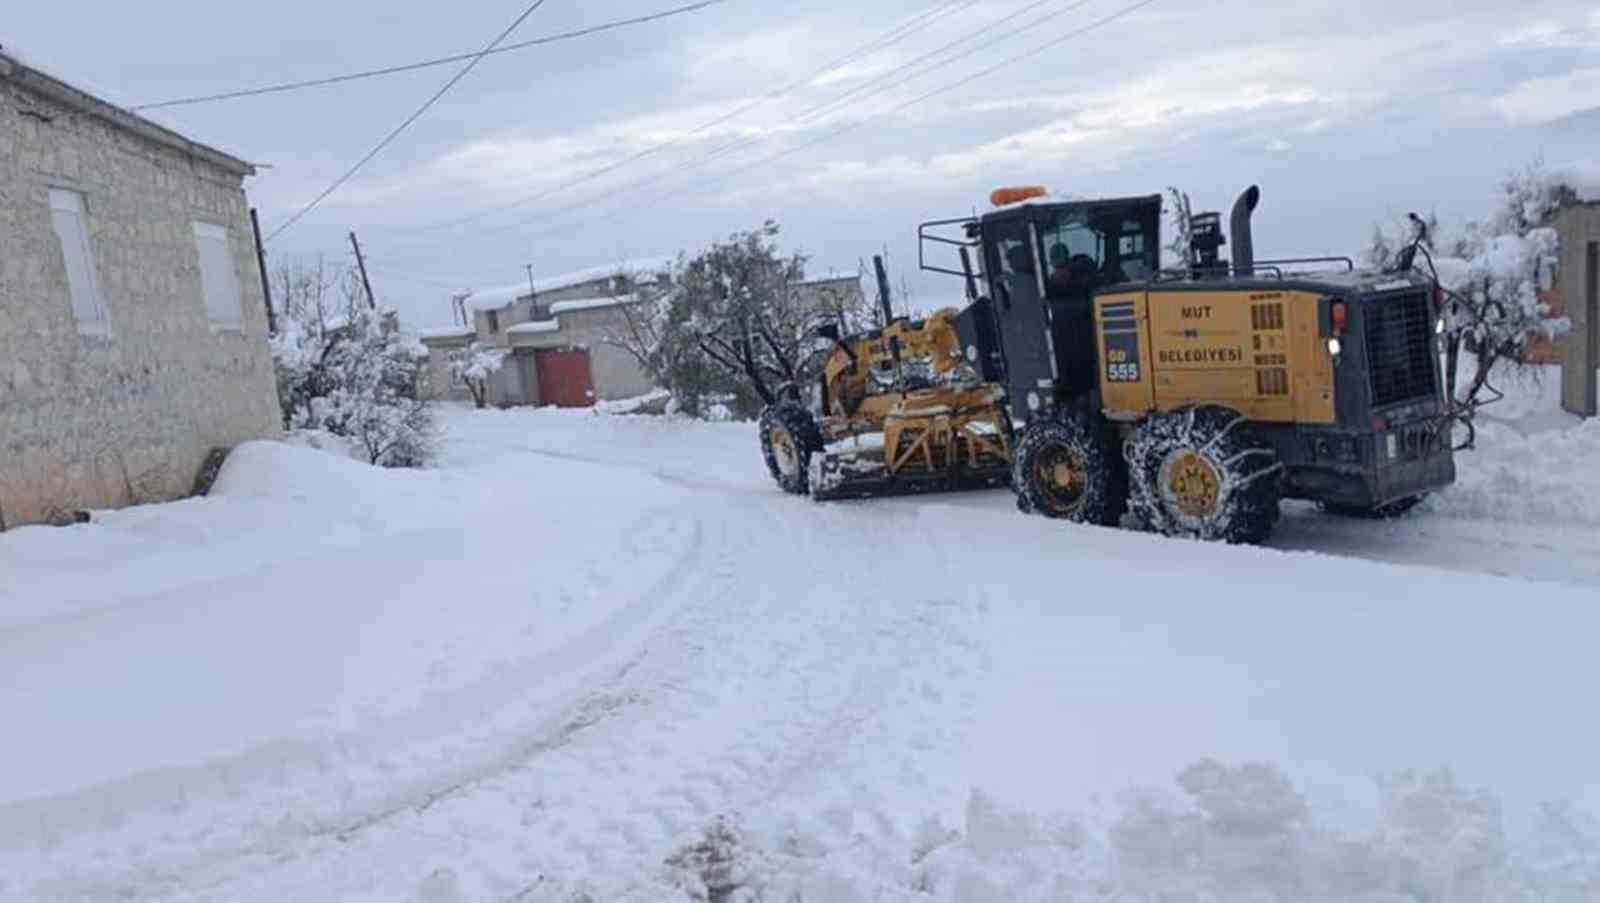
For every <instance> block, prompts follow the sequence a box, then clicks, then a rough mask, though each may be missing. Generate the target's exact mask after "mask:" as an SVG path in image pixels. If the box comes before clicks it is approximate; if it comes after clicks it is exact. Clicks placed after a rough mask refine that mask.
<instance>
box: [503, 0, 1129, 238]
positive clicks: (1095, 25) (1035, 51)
mask: <svg viewBox="0 0 1600 903" xmlns="http://www.w3.org/2000/svg"><path fill="white" fill-rule="evenodd" d="M1155 2H1156V0H1139V2H1136V3H1133V4H1130V5H1128V6H1125V7H1123V8H1121V9H1119V10H1117V11H1115V12H1113V13H1110V14H1108V15H1105V16H1102V17H1101V18H1099V19H1096V20H1095V21H1093V22H1090V23H1088V24H1086V25H1083V26H1080V27H1078V28H1075V29H1072V30H1071V31H1068V32H1066V33H1064V34H1062V35H1059V36H1057V37H1055V38H1052V39H1051V40H1049V41H1046V42H1045V43H1043V44H1039V45H1037V46H1035V47H1032V48H1030V49H1028V50H1026V51H1023V52H1022V53H1018V54H1014V55H1012V56H1010V57H1006V58H1005V59H1003V60H1001V61H1000V62H998V63H995V64H994V65H991V66H987V67H985V68H983V69H980V70H978V71H976V72H973V73H971V74H969V75H965V76H962V77H961V78H958V79H956V80H954V81H951V82H947V83H945V84H943V85H940V86H939V87H937V88H934V89H933V90H931V91H928V92H926V93H923V94H919V95H917V96H916V97H913V98H911V99H910V100H907V101H904V102H902V103H899V104H896V105H895V106H892V107H889V108H887V109H884V110H880V111H878V112H876V113H873V114H870V115H868V116H866V117H863V118H861V119H858V120H855V121H853V122H847V123H844V124H842V125H840V126H839V127H837V128H834V129H832V130H830V131H828V132H825V133H823V134H821V135H819V136H817V137H815V138H812V139H810V140H807V141H804V142H802V143H800V144H796V145H792V146H790V147H787V148H784V149H782V150H780V151H778V152H777V153H774V154H769V155H767V156H765V157H761V158H759V159H757V160H754V161H751V162H749V163H746V164H744V165H741V166H739V167H736V168H734V169H731V170H728V171H727V172H724V173H719V174H717V175H716V176H714V177H713V178H714V179H715V180H716V181H719V182H720V181H726V180H727V179H729V178H732V177H734V176H737V175H740V174H742V173H745V172H748V171H750V170H752V169H755V168H756V167H758V166H764V165H766V164H768V163H772V162H775V161H777V160H780V159H783V158H784V157H788V156H790V155H792V154H795V153H798V152H800V151H802V150H805V149H807V148H810V147H815V146H816V145H818V144H822V143H824V142H826V141H829V140H832V139H834V138H836V137H838V136H840V135H842V134H845V133H846V132H851V131H854V130H856V129H859V128H861V127H863V126H865V125H867V124H869V123H871V122H874V121H876V120H879V119H882V118H884V117H886V116H892V115H894V114H895V113H898V112H901V111H903V110H906V109H909V108H911V107H913V106H916V105H917V104H920V103H924V102H926V101H928V100H930V99H932V98H934V97H937V96H939V95H941V94H946V93H948V92H950V91H954V90H957V89H960V88H963V87H965V86H967V85H969V84H971V83H972V82H974V81H977V80H978V79H981V78H985V77H987V76H989V75H993V74H994V73H996V72H999V71H1001V70H1003V69H1006V68H1008V67H1011V66H1014V65H1015V64H1017V63H1020V62H1022V61H1024V60H1027V59H1030V58H1032V57H1035V56H1038V55H1039V54H1041V53H1044V52H1045V51H1047V50H1050V49H1052V48H1055V47H1058V46H1060V45H1061V44H1064V43H1066V42H1067V41H1070V40H1072V39H1073V38H1077V37H1081V36H1083V35H1085V34H1087V33H1089V32H1091V31H1094V30H1097V29H1099V28H1103V27H1105V26H1107V25H1110V24H1112V23H1113V22H1116V21H1118V20H1120V19H1123V18H1126V17H1128V16H1130V15H1132V14H1133V13H1135V12H1138V11H1139V10H1141V9H1143V8H1145V7H1147V6H1150V5H1152V4H1154V3H1155ZM701 187H704V186H703V184H702V183H692V184H689V185H683V186H679V187H678V188H675V189H671V190H669V191H667V192H666V193H664V194H662V195H659V196H658V198H670V197H673V196H675V195H678V194H682V193H684V192H685V191H687V190H689V189H691V188H701ZM591 200H594V199H591ZM568 209H571V208H568ZM637 209H638V207H637V205H633V206H629V207H619V208H616V209H613V210H609V211H606V212H603V213H600V214H598V215H596V216H594V217H591V218H589V220H586V221H602V220H605V219H607V218H609V217H611V216H614V215H616V214H618V213H621V212H624V211H626V210H637ZM571 228H572V225H571V224H570V223H567V224H563V225H561V226H559V227H555V228H552V229H549V230H545V231H543V232H539V233H535V234H539V235H544V234H551V233H554V232H557V231H570V230H571Z"/></svg>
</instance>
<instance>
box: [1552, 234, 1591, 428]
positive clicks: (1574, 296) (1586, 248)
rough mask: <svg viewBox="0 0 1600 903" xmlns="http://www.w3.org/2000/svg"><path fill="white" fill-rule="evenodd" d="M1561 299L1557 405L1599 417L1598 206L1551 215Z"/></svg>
mask: <svg viewBox="0 0 1600 903" xmlns="http://www.w3.org/2000/svg"><path fill="white" fill-rule="evenodd" d="M1556 229H1557V231H1558V232H1559V234H1560V236H1561V252H1560V253H1561V267H1560V273H1561V276H1560V279H1561V294H1562V300H1563V302H1564V313H1565V314H1566V316H1567V317H1569V318H1570V319H1571V320H1572V332H1571V333H1570V334H1568V335H1567V336H1566V338H1565V339H1564V340H1563V342H1562V346H1563V349H1562V350H1563V355H1564V359H1563V363H1562V368H1561V404H1562V407H1564V408H1565V409H1566V410H1568V411H1570V412H1572V413H1574V414H1577V415H1579V416H1583V417H1593V416H1595V415H1596V414H1597V413H1600V391H1597V387H1596V377H1595V368H1596V367H1600V204H1596V203H1591V204H1572V205H1570V206H1568V207H1566V208H1564V209H1563V210H1562V211H1561V212H1560V214H1559V215H1558V216H1557V220H1556Z"/></svg>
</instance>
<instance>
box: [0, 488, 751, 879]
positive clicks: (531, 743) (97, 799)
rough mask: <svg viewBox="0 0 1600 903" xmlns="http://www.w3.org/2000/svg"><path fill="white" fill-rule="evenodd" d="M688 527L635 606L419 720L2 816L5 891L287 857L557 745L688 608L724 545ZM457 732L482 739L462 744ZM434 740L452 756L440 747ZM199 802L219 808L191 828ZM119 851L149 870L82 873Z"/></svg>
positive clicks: (156, 776) (439, 700) (454, 692)
mask: <svg viewBox="0 0 1600 903" xmlns="http://www.w3.org/2000/svg"><path fill="white" fill-rule="evenodd" d="M689 532H690V538H689V540H688V542H687V543H686V545H685V547H684V548H683V549H682V551H681V552H679V553H678V554H676V555H675V557H674V558H673V560H672V562H671V564H670V565H669V566H668V568H667V569H666V570H665V572H664V573H663V574H662V575H661V576H660V577H658V578H656V579H655V580H654V582H652V583H651V584H650V585H648V586H647V587H646V588H645V589H644V590H642V591H641V592H639V593H637V594H636V595H635V596H634V598H633V599H632V600H631V601H630V602H628V603H627V604H625V605H623V606H621V607H620V608H618V609H617V610H616V611H614V612H613V613H612V614H610V615H609V616H607V617H606V618H604V619H603V620H601V621H600V622H598V623H597V624H595V625H592V626H591V627H590V628H588V629H587V630H585V631H583V632H581V633H580V634H579V635H578V636H576V637H574V638H573V639H572V640H570V641H569V642H567V643H565V644H563V645H562V646H560V647H558V648H555V649H551V650H548V651H546V652H544V653H541V654H539V655H536V656H533V657H531V658H528V659H525V660H523V661H521V662H518V663H515V664H513V665H510V666H507V667H501V668H498V669H496V670H495V671H494V672H493V673H491V674H489V675H487V676H486V677H484V678H483V679H481V680H478V681H474V682H472V683H469V684H467V685H465V686H462V687H456V688H453V689H451V690H448V691H445V692H443V693H441V694H438V695H437V696H435V697H433V698H431V699H430V700H429V703H428V707H427V709H426V711H425V712H423V713H417V712H410V713H405V714H404V715H401V716H397V717H394V718H389V719H384V720H383V721H381V722H379V723H377V724H374V725H366V726H363V727H362V728H358V729H357V730H356V731H355V732H354V733H352V734H346V735H342V736H338V737H334V738H326V739H323V740H320V741H316V742H314V743H310V744H307V743H302V742H297V741H285V742H279V743H272V744H267V745H265V746H262V747H258V748H255V749H253V750H250V751H247V752H245V753H242V754H240V755H237V756H234V757H230V758H229V759H228V760H224V761H215V760H214V761H211V762H207V763H205V764H203V765H200V766H197V767H193V768H179V769H170V770H167V771H165V772H160V773H148V772H147V773H141V774H135V775H131V776H129V777H128V778H126V779H123V780H121V781H118V782H115V783H114V784H111V785H104V786H100V787H94V788H89V789H87V790H84V791H81V792H77V793H72V794H68V795H65V796H61V797H53V798H46V799H40V800H26V801H20V802H17V803H12V804H7V805H5V806H0V837H4V838H6V840H0V850H4V855H5V856H6V858H9V859H13V861H14V862H15V866H14V867H10V868H7V869H5V872H6V876H5V877H4V878H0V897H4V896H6V895H7V894H8V893H9V891H8V890H7V888H8V887H19V888H20V887H21V886H23V885H25V884H32V887H31V889H30V890H29V891H28V892H27V896H28V898H29V899H40V900H44V899H81V898H83V897H84V896H88V897H91V898H93V897H97V896H117V897H119V898H120V897H123V896H128V895H130V894H134V895H137V894H138V893H139V892H138V891H134V890H133V889H134V888H148V887H150V886H152V885H155V886H162V885H168V884H170V877H171V876H173V875H177V874H184V875H188V874H195V873H198V872H205V871H207V870H208V869H209V868H211V867H212V866H214V865H215V864H217V863H226V862H236V861H249V860H260V859H278V858H281V857H283V856H285V855H292V853H286V851H292V850H293V848H294V846H295V845H296V844H298V843H302V842H304V841H306V840H307V839H312V840H314V839H317V838H341V837H342V838H345V839H346V840H348V839H349V838H350V837H352V836H355V835H358V834H359V833H361V832H362V831H365V830H367V829H369V828H371V827H372V826H374V825H377V824H381V823H382V822H383V821H385V820H387V819H390V818H394V817H396V816H398V815H402V814H405V813H407V812H412V811H427V810H428V809H430V808H433V807H434V806H436V805H438V804H439V803H440V802H441V801H442V800H445V799H448V798H449V797H451V796H453V795H455V794H458V793H461V792H464V791H466V790H468V789H470V788H471V787H472V786H475V785H477V784H479V783H481V782H483V781H485V780H487V779H489V778H492V777H493V776H494V775H496V774H498V773H501V772H504V771H506V770H508V769H512V768H515V767H517V766H518V765H519V764H520V763H522V762H524V761H526V760H527V759H528V758H529V757H531V756H535V755H537V754H538V753H539V752H540V751H541V750H545V749H549V748H557V747H559V746H560V745H562V744H563V743H564V742H568V741H569V740H570V738H571V737H572V736H574V735H576V734H578V733H581V731H582V730H584V729H587V728H590V727H592V726H593V725H594V724H596V723H599V721H600V720H602V719H601V718H597V717H595V715H596V712H595V710H594V709H592V708H590V707H591V706H592V705H593V704H594V700H595V699H596V698H597V697H596V694H594V693H592V692H590V691H589V688H590V687H593V686H595V685H605V684H606V683H607V682H608V681H614V680H616V679H618V678H619V677H621V676H625V675H626V674H627V673H628V672H629V671H630V670H631V669H632V668H633V667H634V666H636V665H637V663H638V660H639V658H640V657H641V656H643V655H645V654H647V652H648V645H649V637H650V635H651V633H652V632H653V631H654V630H656V629H657V627H658V625H659V624H660V623H661V622H662V621H663V620H664V619H666V618H667V617H669V616H670V615H671V613H672V611H673V608H674V606H678V605H683V604H685V603H686V602H687V601H689V598H690V597H691V596H692V591H693V589H694V585H693V582H692V579H691V578H692V575H694V574H696V573H697V572H699V571H700V570H702V568H703V567H704V566H705V564H706V562H707V561H708V560H711V559H712V558H714V557H715V555H716V554H717V552H716V546H718V545H721V544H724V543H726V542H727V539H726V536H725V535H724V534H723V532H722V531H720V530H715V531H708V528H707V526H706V524H705V523H704V522H703V521H701V520H699V519H698V518H695V519H693V520H692V521H691V524H690V531H689ZM708 532H712V533H714V534H715V540H714V541H712V542H708V538H707V534H708ZM552 687H555V688H557V689H555V690H553V691H552V690H551V688H552ZM541 690H542V691H543V695H542V696H541ZM522 696H527V697H531V698H533V699H535V700H536V701H535V702H528V701H526V700H523V699H519V698H518V697H522ZM529 720H531V721H532V722H533V723H532V725H531V726H529V725H528V721H529ZM463 735H471V736H472V738H473V739H472V742H471V743H469V744H467V748H465V749H462V748H460V747H461V746H462V745H463V744H462V742H461V738H462V736H463ZM441 740H444V741H446V745H447V746H451V745H453V746H454V747H455V748H451V749H443V750H441V749H438V748H437V747H438V745H439V743H440V741H441ZM408 751H409V752H410V765H411V768H412V770H413V773H411V774H406V773H405V769H406V759H407V753H408ZM441 759H442V761H444V762H446V763H447V764H445V765H444V767H442V768H440V767H437V765H434V764H433V763H435V762H438V761H441ZM263 769H264V770H263ZM350 775H355V776H358V777H367V778H369V779H372V780H373V781H374V783H375V784H376V785H378V790H377V791H376V792H373V791H371V790H368V791H367V792H366V796H365V797H362V796H361V795H360V794H361V792H362V791H361V790H360V789H357V788H353V787H352V786H351V784H350V782H351V781H352V780H354V779H355V778H351V777H349V776H350ZM308 777H309V780H308ZM396 786H398V789H395V788H396ZM197 806H201V807H206V811H207V812H208V813H220V814H213V815H211V817H209V818H205V817H202V818H201V819H199V820H191V819H188V818H185V816H189V815H192V814H193V811H194V810H195V808H196V807H197ZM97 823H98V824H97ZM96 828H100V829H101V830H98V831H97V830H96ZM107 829H109V830H107ZM119 837H120V838H122V839H120V840H119ZM152 838H159V840H153V839H152ZM118 845H124V846H128V847H137V848H141V849H142V855H141V856H140V857H139V858H140V859H142V860H144V864H143V865H141V866H140V868H139V869H137V870H136V873H134V874H125V873H124V874H119V873H118V872H117V870H116V869H114V868H113V869H112V870H111V871H110V872H109V873H102V874H98V875H94V874H92V871H93V870H92V868H91V867H90V866H88V865H87V863H90V862H92V861H94V860H95V859H98V858H102V856H101V855H94V854H90V853H88V852H87V851H86V850H85V849H83V847H84V846H89V847H92V848H94V849H97V850H99V851H102V853H103V851H105V850H107V849H108V848H114V847H116V846H118ZM8 847H9V849H7V848H8ZM113 859H114V857H113ZM162 876H167V877H166V878H163V877H162ZM160 895H161V894H160V893H159V892H158V893H157V894H156V896H160Z"/></svg>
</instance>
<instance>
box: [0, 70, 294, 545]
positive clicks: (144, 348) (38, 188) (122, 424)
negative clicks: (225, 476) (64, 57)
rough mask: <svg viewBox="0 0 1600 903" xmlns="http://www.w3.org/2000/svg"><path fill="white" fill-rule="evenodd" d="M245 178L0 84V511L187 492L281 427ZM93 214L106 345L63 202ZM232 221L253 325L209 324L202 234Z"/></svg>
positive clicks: (33, 518) (39, 514)
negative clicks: (66, 229) (76, 308)
mask: <svg viewBox="0 0 1600 903" xmlns="http://www.w3.org/2000/svg"><path fill="white" fill-rule="evenodd" d="M242 182H243V177H242V176H241V175H239V174H237V173H234V172H230V171H228V170H227V169H225V168H223V166H221V165H218V164H216V163H214V162H210V161H207V160H204V159H200V158H198V157H196V156H191V155H190V154H187V153H183V152H181V151H179V150H177V149H174V148H169V147H167V146H165V145H163V144H160V143H158V142H156V141H153V140H150V139H149V138H146V137H143V136H140V135H136V134H133V133H132V132H129V131H125V130H123V129H121V128H117V127H114V126H112V125H110V124H108V123H106V122H104V121H102V120H100V119H98V118H96V117H94V116H91V115H85V114H83V113H81V112H79V113H75V112H73V111H72V110H69V109H67V108H65V107H63V106H61V105H58V104H55V103H52V102H51V101H49V100H47V99H45V98H44V97H42V96H40V95H38V94H36V93H34V92H32V91H30V90H28V89H26V88H24V87H22V86H20V85H18V84H16V83H14V82H11V81H8V80H6V79H4V78H0V242H3V243H0V516H3V518H4V522H5V524H6V525H7V526H16V525H18V524H23V523H33V522H39V521H51V520H62V519H64V518H66V517H68V516H70V514H71V512H73V511H76V510H78V509H85V508H100V507H115V506H119V505H125V504H132V503H143V502H153V501H163V500H167V499H171V498H174V497H177V496H180V495H183V494H185V493H187V492H188V491H189V489H190V487H191V485H192V483H193V480H194V478H195V475H196V473H197V471H198V469H199V467H200V465H201V462H202V460H203V459H204V457H205V455H206V452H207V450H208V449H210V448H211V447H213V446H231V445H235V444H237V443H239V442H243V441H246V440H249V439H257V438H263V437H272V436H276V435H278V432H279V413H278V404H277V389H276V384H275V382H274V378H273V371H272V362H271V357H270V354H269V353H268V350H267V324H266V312H265V308H264V305H263V301H262V296H261V282H260V278H259V276H258V273H257V267H256V259H255V253H254V245H253V239H252V232H251V228H250V220H249V212H248V207H247V205H246V201H245V195H244V190H243V187H242ZM52 188H65V189H72V190H75V191H78V192H81V193H82V194H83V195H84V197H85V199H86V201H87V207H88V209H87V225H88V234H89V244H90V249H91V260H92V265H93V267H94V271H95V275H96V278H97V282H98V284H99V294H100V299H101V303H102V304H103V306H104V308H105V311H106V318H107V321H108V323H109V333H108V334H107V335H102V336H96V335H89V334H81V333H80V331H79V328H78V325H77V323H76V321H75V320H74V318H73V314H72V309H71V301H70V294H69V291H68V286H67V276H66V269H65V262H64V259H63V255H62V252H61V248H60V243H59V242H58V241H57V239H56V235H55V231H54V229H53V228H52V225H51V211H50V203H49V192H50V190H51V189H52ZM196 220H199V221H203V222H208V223H212V224H215V225H220V226H225V227H226V228H227V230H228V235H229V242H230V251H231V252H232V259H233V263H234V267H235V273H236V276H237V280H238V283H239V288H240V295H241V304H242V308H243V310H242V314H243V318H242V323H241V324H240V325H239V326H238V327H235V328H231V329H224V328H220V327H213V326H212V325H211V323H210V322H209V320H208V318H207V315H206V310H205V303H204V299H203V296H202V292H201V287H200V263H199V252H198V250H197V248H196V245H195V238H194V232H193V223H194V221H196Z"/></svg>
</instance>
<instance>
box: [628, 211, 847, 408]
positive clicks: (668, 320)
mask: <svg viewBox="0 0 1600 903" xmlns="http://www.w3.org/2000/svg"><path fill="white" fill-rule="evenodd" d="M777 235H778V225H777V224H776V223H772V222H767V223H765V224H763V225H762V226H761V228H759V229H755V230H752V231H749V232H741V233H738V234H735V235H733V236H730V237H729V238H728V240H727V241H723V242H717V243H715V244H713V245H712V246H711V247H710V248H708V249H706V250H705V251H702V252H701V253H699V254H697V255H695V256H694V257H687V256H684V257H680V259H679V261H678V265H677V267H676V272H675V274H674V278H673V288H672V290H671V291H670V292H667V293H664V294H662V295H659V296H657V297H655V298H652V299H648V300H647V301H646V302H645V303H644V304H641V305H639V306H637V307H636V308H633V309H630V310H629V311H628V325H627V328H626V330H625V331H624V333H625V334H624V335H622V336H621V337H620V343H621V344H622V345H623V346H624V347H626V348H627V349H628V350H629V351H631V352H632V353H633V354H634V356H635V357H636V358H638V359H639V361H640V363H641V364H643V365H644V367H645V368H646V370H648V371H649V372H650V373H651V374H652V376H653V377H654V378H655V379H656V380H657V382H658V383H660V384H661V385H663V386H664V387H666V388H667V389H669V390H671V391H672V392H673V395H674V397H675V398H676V399H677V400H678V403H679V405H680V409H682V410H685V411H686V412H688V413H691V414H693V413H696V412H697V411H698V409H699V405H700V401H701V400H702V399H704V398H705V397H706V396H707V395H709V394H713V393H717V392H720V391H724V390H727V389H731V390H733V394H735V395H737V396H738V397H739V398H740V399H741V401H742V402H743V403H741V404H740V407H744V408H749V407H759V406H760V405H765V404H771V403H772V402H773V401H775V400H776V399H777V397H778V395H779V392H780V391H781V390H782V389H783V387H784V386H785V385H786V384H790V383H795V384H799V383H803V382H805V381H807V380H808V379H810V378H811V377H812V376H814V373H813V372H811V369H810V368H811V367H812V366H814V361H813V360H812V356H811V355H809V350H810V344H811V343H810V340H809V338H808V336H809V335H810V334H811V330H812V329H813V327H815V326H817V325H818V324H819V323H821V322H824V321H826V322H839V321H843V322H842V325H843V326H844V331H849V330H852V329H855V328H858V327H859V326H860V325H862V323H864V322H866V321H867V320H868V319H869V318H870V313H869V311H868V310H867V309H866V306H865V304H864V303H858V304H856V305H854V306H858V307H860V308H862V309H861V310H859V311H858V310H854V309H850V310H845V309H839V310H835V309H833V308H834V307H835V306H836V305H834V304H832V303H830V302H829V301H828V300H827V299H823V301H822V303H821V306H820V307H818V306H817V305H816V304H814V303H812V301H811V300H808V298H807V297H805V296H803V295H801V294H800V293H797V292H795V291H793V289H792V287H793V286H794V285H795V284H796V283H798V282H800V281H801V280H802V279H804V276H805V258H804V257H802V256H800V255H793V256H789V257H784V256H780V254H779V252H778V248H777V241H776V239H777ZM844 307H852V305H844Z"/></svg>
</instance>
